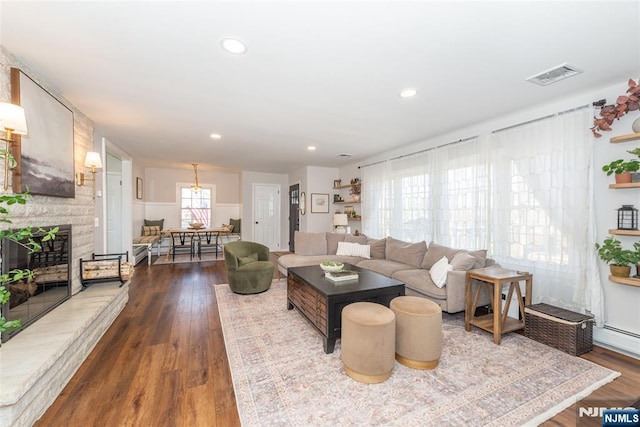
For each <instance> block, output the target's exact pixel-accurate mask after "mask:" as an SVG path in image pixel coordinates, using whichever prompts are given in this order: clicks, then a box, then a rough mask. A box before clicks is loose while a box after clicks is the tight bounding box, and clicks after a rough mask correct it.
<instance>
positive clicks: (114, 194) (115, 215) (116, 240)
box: [106, 155, 126, 254]
mask: <svg viewBox="0 0 640 427" xmlns="http://www.w3.org/2000/svg"><path fill="white" fill-rule="evenodd" d="M120 164H121V162H120V160H119V159H116V158H115V157H113V156H111V155H107V187H106V205H107V220H106V223H107V253H110V254H112V253H120V252H124V251H125V250H126V249H124V245H123V243H122V224H123V223H124V221H123V219H122V212H123V209H122V172H121V169H122V168H121V166H119V165H120Z"/></svg>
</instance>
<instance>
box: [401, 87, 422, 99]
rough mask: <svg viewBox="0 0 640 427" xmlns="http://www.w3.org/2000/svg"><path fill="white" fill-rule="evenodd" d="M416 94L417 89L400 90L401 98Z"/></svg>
mask: <svg viewBox="0 0 640 427" xmlns="http://www.w3.org/2000/svg"><path fill="white" fill-rule="evenodd" d="M417 94H418V89H404V90H403V91H402V92H400V97H401V98H411V97H412V96H416V95H417Z"/></svg>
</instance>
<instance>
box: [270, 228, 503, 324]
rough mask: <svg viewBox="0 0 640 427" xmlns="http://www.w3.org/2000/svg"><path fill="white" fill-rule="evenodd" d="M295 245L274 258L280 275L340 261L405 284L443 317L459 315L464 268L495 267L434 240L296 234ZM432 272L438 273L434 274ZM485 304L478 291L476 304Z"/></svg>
mask: <svg viewBox="0 0 640 427" xmlns="http://www.w3.org/2000/svg"><path fill="white" fill-rule="evenodd" d="M341 242H342V243H341ZM294 245H295V253H294V254H287V255H283V256H281V257H279V258H278V270H279V271H280V272H281V273H282V274H284V275H285V276H286V275H287V269H288V268H289V267H299V266H306V265H315V264H320V263H321V262H322V261H341V262H345V263H349V264H352V265H355V266H357V267H359V268H365V269H368V270H372V271H375V272H377V273H380V274H383V275H385V276H388V277H392V278H394V279H397V280H399V281H401V282H403V283H404V284H405V292H406V294H407V295H415V296H419V297H424V298H428V299H430V300H432V301H434V302H436V303H437V304H438V305H439V306H440V307H441V308H442V310H443V311H445V312H447V313H457V312H460V311H464V308H465V304H464V299H465V286H466V285H465V283H466V273H467V270H470V269H476V268H483V267H488V266H491V265H494V264H495V261H494V260H493V259H491V258H487V251H486V250H484V249H482V250H475V251H469V250H464V249H455V248H450V247H447V246H443V245H439V244H437V243H434V242H431V243H430V244H429V246H428V247H427V244H426V242H424V241H423V242H418V243H410V242H404V241H402V240H398V239H394V238H393V237H387V238H386V239H371V238H368V237H366V236H364V235H360V236H353V235H350V234H338V233H306V232H300V231H296V233H295V237H294ZM367 256H368V257H367ZM443 257H444V258H446V259H445V260H443ZM434 266H435V267H434ZM436 269H437V270H438V272H439V273H438V274H437V275H436V276H434V272H435V270H436ZM434 277H435V279H436V280H435V281H434ZM436 282H437V284H436ZM474 287H475V285H474ZM488 302H489V301H488V299H487V298H486V295H485V294H484V293H481V298H480V300H479V305H484V304H488Z"/></svg>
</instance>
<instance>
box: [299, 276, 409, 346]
mask: <svg viewBox="0 0 640 427" xmlns="http://www.w3.org/2000/svg"><path fill="white" fill-rule="evenodd" d="M344 268H345V269H346V270H356V271H358V272H359V273H360V274H359V277H358V280H353V281H345V282H338V283H334V282H332V281H331V280H329V279H326V278H325V277H324V271H322V269H321V268H320V266H319V265H312V266H308V267H291V268H289V269H288V270H287V272H288V274H287V309H289V310H292V309H293V308H294V307H295V308H297V309H298V311H300V313H302V315H303V316H304V317H305V318H306V319H307V320H308V321H309V322H311V324H312V325H313V326H314V327H315V328H316V329H317V330H318V332H320V334H321V335H322V338H323V341H324V352H325V353H333V348H334V346H335V344H336V338H338V337H340V331H341V327H342V309H343V308H344V307H345V306H347V305H348V304H351V303H352V302H358V301H369V302H377V303H379V304H384V305H386V306H387V307H389V303H390V302H391V300H392V299H394V298H395V297H399V296H402V295H404V283H402V282H400V281H398V280H395V279H391V278H389V277H386V276H383V275H382V274H378V273H376V272H373V271H369V270H364V269H360V268H358V267H355V266H353V265H350V264H345V265H344Z"/></svg>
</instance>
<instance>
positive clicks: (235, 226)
mask: <svg viewBox="0 0 640 427" xmlns="http://www.w3.org/2000/svg"><path fill="white" fill-rule="evenodd" d="M241 222H242V220H241V219H233V218H229V225H233V232H234V233H236V234H240V223H241Z"/></svg>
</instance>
